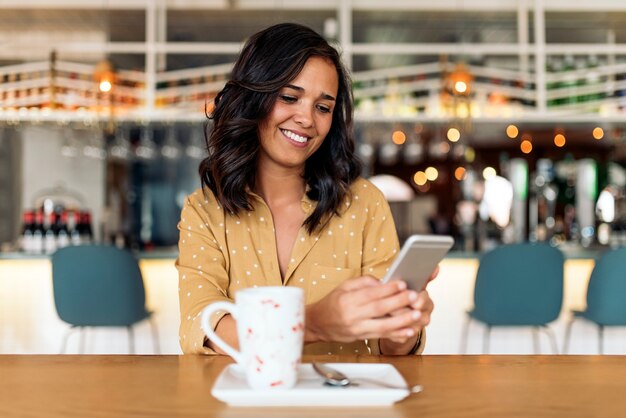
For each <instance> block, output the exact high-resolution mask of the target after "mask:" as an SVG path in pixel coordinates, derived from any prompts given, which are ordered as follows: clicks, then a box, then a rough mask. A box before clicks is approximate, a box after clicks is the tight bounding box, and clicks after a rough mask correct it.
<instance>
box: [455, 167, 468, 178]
mask: <svg viewBox="0 0 626 418" xmlns="http://www.w3.org/2000/svg"><path fill="white" fill-rule="evenodd" d="M465 175H466V172H465V167H457V168H456V170H454V178H455V179H457V180H458V181H461V180H463V179H465Z"/></svg>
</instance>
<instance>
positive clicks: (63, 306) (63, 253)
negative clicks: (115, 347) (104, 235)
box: [52, 245, 148, 326]
mask: <svg viewBox="0 0 626 418" xmlns="http://www.w3.org/2000/svg"><path fill="white" fill-rule="evenodd" d="M52 283H53V288H54V303H55V306H56V309H57V313H58V314H59V317H60V318H61V319H62V320H63V321H65V322H67V323H69V324H72V325H77V326H128V325H132V324H134V323H135V322H138V321H140V320H142V319H144V318H146V317H147V316H148V312H147V311H146V308H145V300H146V296H145V290H144V285H143V279H142V277H141V271H140V270H139V265H138V263H137V260H135V258H134V257H133V255H132V254H131V253H130V252H128V251H125V250H120V249H118V248H115V247H110V246H103V245H81V246H76V247H66V248H63V249H60V250H58V251H57V252H55V253H54V254H53V255H52Z"/></svg>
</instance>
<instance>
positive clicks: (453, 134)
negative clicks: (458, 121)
mask: <svg viewBox="0 0 626 418" xmlns="http://www.w3.org/2000/svg"><path fill="white" fill-rule="evenodd" d="M446 136H447V137H448V140H449V141H450V142H456V141H458V140H459V139H461V132H459V130H458V129H456V128H450V129H448V133H447V134H446Z"/></svg>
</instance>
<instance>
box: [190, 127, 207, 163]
mask: <svg viewBox="0 0 626 418" xmlns="http://www.w3.org/2000/svg"><path fill="white" fill-rule="evenodd" d="M185 154H187V156H188V157H189V158H193V159H195V160H201V159H202V158H204V157H205V156H206V147H205V144H204V135H203V133H202V131H201V130H200V129H198V128H194V127H192V128H191V139H190V140H189V143H188V144H187V147H186V148H185Z"/></svg>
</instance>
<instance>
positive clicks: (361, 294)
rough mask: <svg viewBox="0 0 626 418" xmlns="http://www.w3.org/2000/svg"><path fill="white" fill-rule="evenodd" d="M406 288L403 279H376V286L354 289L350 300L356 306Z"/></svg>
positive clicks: (386, 296) (383, 297)
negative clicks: (384, 280)
mask: <svg viewBox="0 0 626 418" xmlns="http://www.w3.org/2000/svg"><path fill="white" fill-rule="evenodd" d="M406 288H407V285H406V282H405V281H403V280H392V281H390V282H388V283H382V282H380V281H378V285H377V286H371V287H367V288H361V289H358V290H357V291H355V292H354V295H353V299H352V302H353V303H354V304H355V305H357V306H362V305H367V304H369V303H372V302H374V301H377V300H383V299H385V298H388V297H390V296H392V295H395V294H397V293H399V292H402V291H404V290H406ZM407 305H408V304H407Z"/></svg>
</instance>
